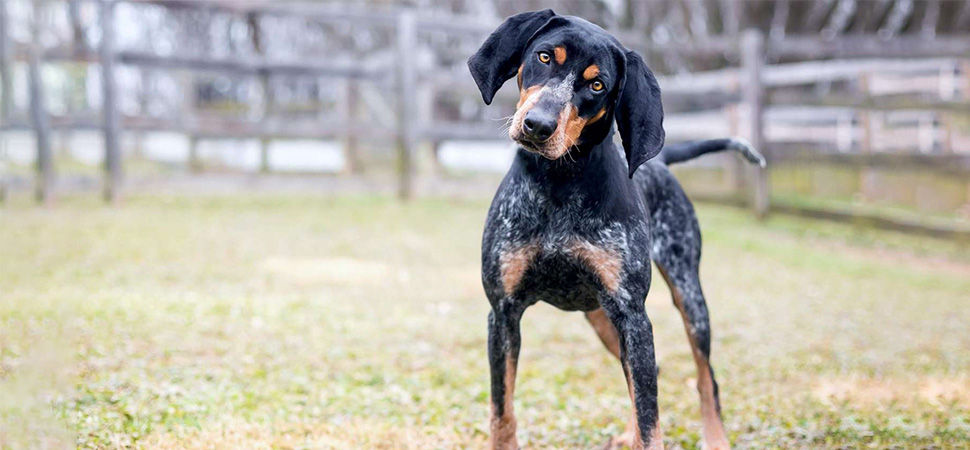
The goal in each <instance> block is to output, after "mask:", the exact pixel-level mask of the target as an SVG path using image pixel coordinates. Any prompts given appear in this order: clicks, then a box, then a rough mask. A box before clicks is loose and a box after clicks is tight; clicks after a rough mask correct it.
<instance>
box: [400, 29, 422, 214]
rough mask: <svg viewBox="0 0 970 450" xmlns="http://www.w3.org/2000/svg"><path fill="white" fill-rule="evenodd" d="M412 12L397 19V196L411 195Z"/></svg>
mask: <svg viewBox="0 0 970 450" xmlns="http://www.w3.org/2000/svg"><path fill="white" fill-rule="evenodd" d="M416 31H417V30H416V28H415V17H414V12H412V11H409V10H403V11H401V13H400V14H399V15H398V17H397V48H396V50H397V63H396V64H395V66H396V69H397V121H398V130H397V152H398V175H399V177H400V178H399V185H398V197H400V198H401V200H408V199H410V198H411V197H412V196H414V140H415V136H414V135H415V132H414V119H415V117H414V101H415V100H414V96H415V93H414V89H415V85H416V76H415V68H414V57H415V52H416V47H417V38H416Z"/></svg>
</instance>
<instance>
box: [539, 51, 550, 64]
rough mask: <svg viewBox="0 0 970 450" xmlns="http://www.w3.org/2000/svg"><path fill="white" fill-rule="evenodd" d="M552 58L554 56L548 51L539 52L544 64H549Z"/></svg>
mask: <svg viewBox="0 0 970 450" xmlns="http://www.w3.org/2000/svg"><path fill="white" fill-rule="evenodd" d="M551 60H552V57H551V56H549V54H548V53H546V52H539V62H541V63H543V64H549V61H551Z"/></svg>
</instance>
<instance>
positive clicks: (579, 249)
mask: <svg viewBox="0 0 970 450" xmlns="http://www.w3.org/2000/svg"><path fill="white" fill-rule="evenodd" d="M568 250H569V251H570V252H571V253H573V254H574V255H576V257H578V258H579V259H580V260H582V261H583V262H585V263H586V264H587V265H588V266H589V267H590V269H592V270H593V272H594V273H595V274H596V276H597V277H598V278H599V279H600V282H601V283H603V286H604V287H605V288H606V289H607V290H608V291H610V292H614V291H616V289H617V288H618V287H619V286H620V275H621V273H620V272H621V271H622V270H623V260H622V259H621V258H620V255H618V254H617V253H616V252H614V251H611V250H607V249H604V248H601V247H597V246H595V245H593V244H591V243H590V242H588V241H583V240H576V241H573V242H572V243H571V244H570V245H569V247H568Z"/></svg>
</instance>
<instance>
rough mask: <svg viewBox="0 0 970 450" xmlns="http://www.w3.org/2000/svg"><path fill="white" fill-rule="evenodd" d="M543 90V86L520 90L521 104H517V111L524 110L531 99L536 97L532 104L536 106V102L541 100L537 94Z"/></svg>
mask: <svg viewBox="0 0 970 450" xmlns="http://www.w3.org/2000/svg"><path fill="white" fill-rule="evenodd" d="M541 89H542V86H539V85H535V86H529V87H528V88H527V89H519V102H518V103H516V104H515V108H516V109H517V110H518V109H522V105H524V104H525V103H526V102H527V101H529V100H530V98H531V97H535V99H534V100H532V104H533V105H534V104H535V102H536V101H538V100H539V97H538V96H536V95H535V94H536V93H538V92H539V90H541ZM530 107H531V106H530Z"/></svg>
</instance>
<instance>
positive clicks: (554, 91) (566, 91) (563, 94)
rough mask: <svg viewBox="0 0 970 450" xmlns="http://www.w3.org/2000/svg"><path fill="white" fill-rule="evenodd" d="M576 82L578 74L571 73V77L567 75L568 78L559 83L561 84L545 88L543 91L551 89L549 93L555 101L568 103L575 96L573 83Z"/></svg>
mask: <svg viewBox="0 0 970 450" xmlns="http://www.w3.org/2000/svg"><path fill="white" fill-rule="evenodd" d="M575 82H576V74H575V73H572V72H570V73H569V75H566V78H564V79H563V80H562V81H561V82H559V84H557V85H555V86H552V88H549V87H545V88H543V89H542V90H543V91H545V90H546V89H549V93H550V94H551V95H552V96H553V98H554V99H556V100H558V101H560V102H566V101H568V100H569V99H571V98H572V96H573V83H575Z"/></svg>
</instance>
